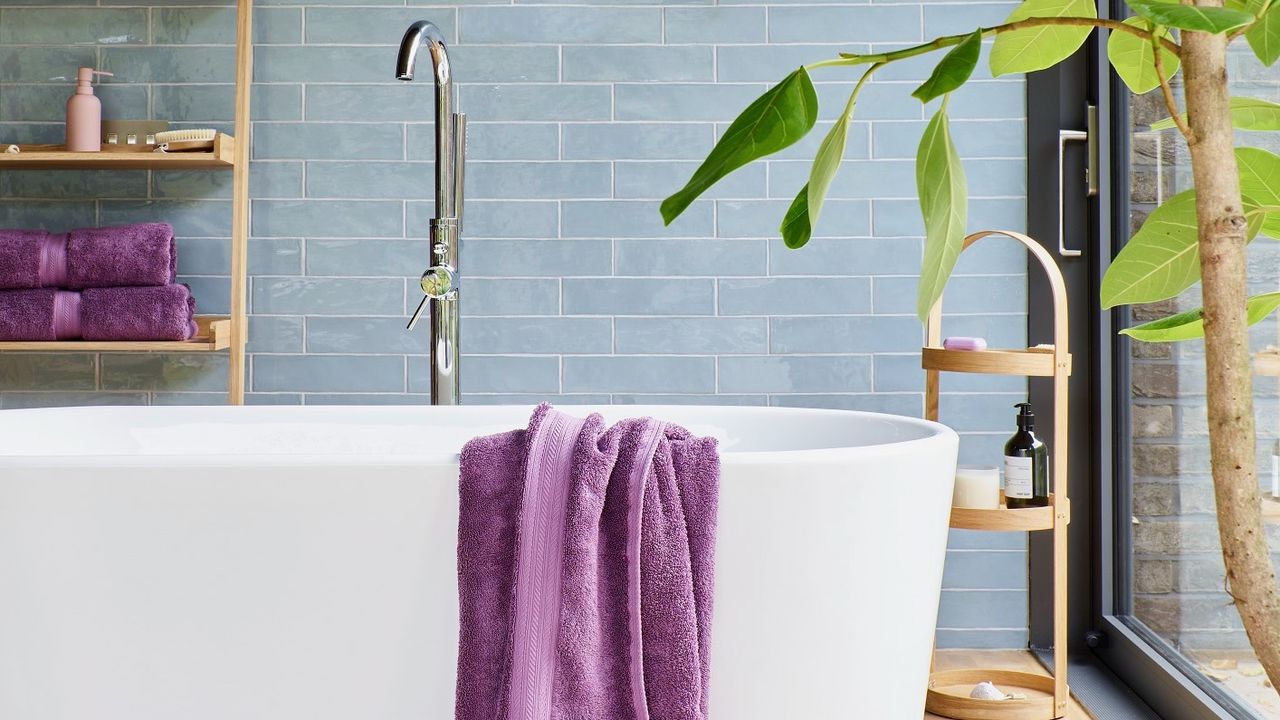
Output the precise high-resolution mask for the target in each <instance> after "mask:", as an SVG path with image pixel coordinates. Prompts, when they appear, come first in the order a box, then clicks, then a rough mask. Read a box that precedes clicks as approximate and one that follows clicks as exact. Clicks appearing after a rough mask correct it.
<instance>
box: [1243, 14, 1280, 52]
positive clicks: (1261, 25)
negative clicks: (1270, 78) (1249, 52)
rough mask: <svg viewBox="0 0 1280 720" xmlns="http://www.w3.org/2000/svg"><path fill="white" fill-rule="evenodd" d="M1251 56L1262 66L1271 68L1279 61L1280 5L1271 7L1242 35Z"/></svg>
mask: <svg viewBox="0 0 1280 720" xmlns="http://www.w3.org/2000/svg"><path fill="white" fill-rule="evenodd" d="M1244 39H1245V40H1248V41H1249V47H1251V48H1253V54H1254V55H1257V56H1258V59H1259V60H1261V61H1262V64H1263V65H1266V66H1267V67H1271V66H1272V65H1274V64H1275V62H1276V60H1280V4H1276V5H1273V6H1272V7H1271V9H1270V10H1268V11H1267V12H1266V14H1264V15H1263V16H1262V17H1261V18H1259V19H1258V21H1257V22H1255V23H1254V24H1253V26H1252V27H1250V28H1249V29H1248V30H1247V31H1246V32H1245V34H1244Z"/></svg>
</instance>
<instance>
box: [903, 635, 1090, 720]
mask: <svg viewBox="0 0 1280 720" xmlns="http://www.w3.org/2000/svg"><path fill="white" fill-rule="evenodd" d="M933 667H934V671H935V672H937V671H942V670H961V669H970V670H977V669H983V668H1000V669H1002V670H1021V671H1022V672H1026V673H1031V674H1034V675H1041V676H1044V677H1048V676H1049V673H1048V671H1046V670H1045V669H1044V666H1043V665H1041V664H1040V662H1039V661H1038V660H1037V659H1036V657H1035V656H1034V655H1032V654H1031V653H1030V652H1028V651H1026V650H939V651H938V652H937V654H935V656H934V666H933ZM942 717H943V716H941V715H935V714H933V713H929V712H926V713H925V715H924V720H941V718H942ZM1064 717H1065V718H1066V720H1094V718H1093V715H1091V714H1089V711H1088V710H1086V709H1085V707H1084V706H1083V705H1081V704H1080V702H1079V701H1078V700H1076V699H1075V698H1074V697H1069V699H1068V703H1067V712H1066V714H1065V716H1064Z"/></svg>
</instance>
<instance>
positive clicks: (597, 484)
mask: <svg viewBox="0 0 1280 720" xmlns="http://www.w3.org/2000/svg"><path fill="white" fill-rule="evenodd" d="M461 464H462V473H461V483H460V505H461V513H460V517H459V529H458V580H459V602H460V610H461V634H460V637H459V649H458V690H457V712H456V718H457V720H705V719H706V718H707V701H708V687H709V682H710V662H709V660H710V658H709V651H710V647H711V614H712V612H711V611H712V598H713V591H714V581H715V577H714V567H715V533H716V505H717V500H718V493H719V478H720V459H719V455H718V452H717V447H716V440H715V439H714V438H698V437H694V436H692V435H691V434H690V433H689V432H688V431H687V430H684V429H683V428H680V427H677V426H675V425H670V424H667V423H663V422H660V421H658V420H654V419H652V418H640V419H633V420H624V421H622V422H620V423H617V424H616V425H614V426H613V427H611V428H606V427H605V424H604V420H603V419H602V418H601V417H600V416H599V415H597V414H592V415H591V416H590V417H588V418H586V419H585V420H583V419H578V418H574V417H571V416H569V415H566V414H564V413H560V412H558V411H556V410H553V409H551V408H550V406H548V405H541V406H539V407H538V409H537V410H536V411H535V412H534V414H533V418H532V419H531V420H530V422H529V426H528V428H527V429H525V430H517V431H513V432H508V433H502V434H499V435H492V436H488V437H480V438H476V439H474V440H472V441H471V442H469V443H467V445H466V446H465V447H464V448H463V450H462V463H461Z"/></svg>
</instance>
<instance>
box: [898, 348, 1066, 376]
mask: <svg viewBox="0 0 1280 720" xmlns="http://www.w3.org/2000/svg"><path fill="white" fill-rule="evenodd" d="M1053 351H1054V348H1053V346H1052V345H1037V346H1036V347H1031V348H1027V349H1026V350H947V349H945V348H941V347H925V348H923V349H922V350H921V352H920V367H921V368H923V369H925V370H940V371H942V372H962V373H981V374H985V375H1026V376H1028V377H1053V371H1054V352H1053ZM1065 357H1066V358H1067V366H1066V367H1065V368H1063V369H1064V370H1066V371H1067V372H1070V371H1071V365H1070V362H1071V356H1070V355H1066V356H1065Z"/></svg>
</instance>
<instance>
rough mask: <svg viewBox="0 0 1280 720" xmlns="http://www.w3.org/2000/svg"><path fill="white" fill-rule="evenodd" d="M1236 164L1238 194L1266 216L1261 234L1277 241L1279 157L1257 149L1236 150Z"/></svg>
mask: <svg viewBox="0 0 1280 720" xmlns="http://www.w3.org/2000/svg"><path fill="white" fill-rule="evenodd" d="M1236 164H1237V165H1239V166H1240V192H1241V194H1243V195H1246V196H1248V197H1249V198H1250V199H1251V200H1252V201H1253V202H1256V203H1257V204H1258V205H1259V206H1260V207H1261V208H1262V211H1263V212H1265V213H1266V218H1265V219H1264V220H1263V222H1262V229H1261V232H1262V234H1264V235H1267V236H1268V237H1271V238H1275V239H1280V156H1277V155H1275V154H1274V153H1270V152H1267V151H1266V150H1262V149H1260V148H1236Z"/></svg>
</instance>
